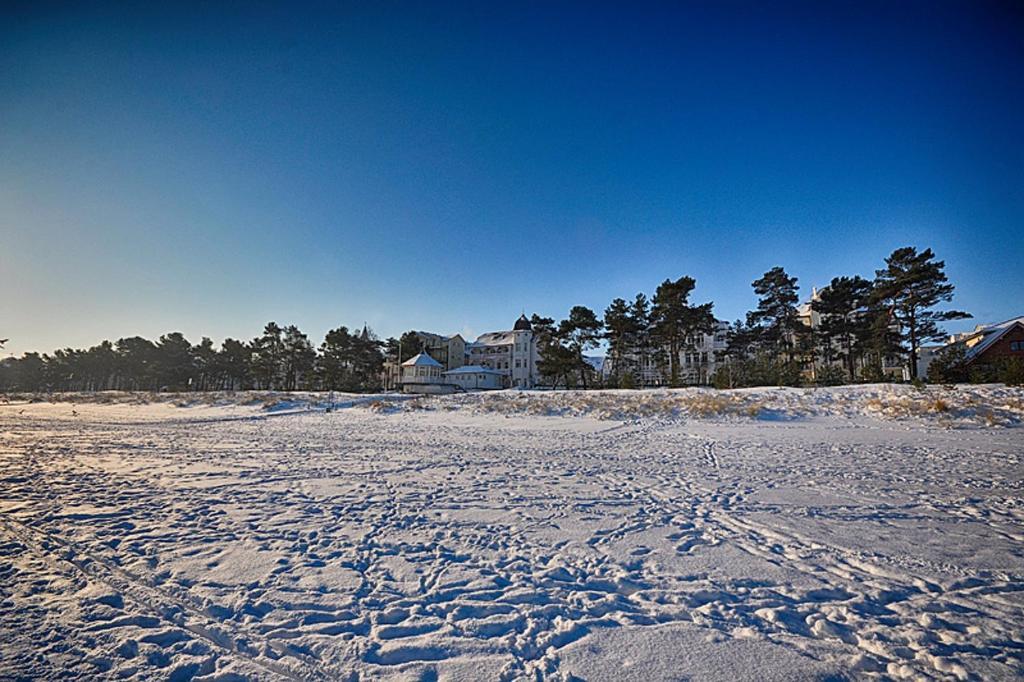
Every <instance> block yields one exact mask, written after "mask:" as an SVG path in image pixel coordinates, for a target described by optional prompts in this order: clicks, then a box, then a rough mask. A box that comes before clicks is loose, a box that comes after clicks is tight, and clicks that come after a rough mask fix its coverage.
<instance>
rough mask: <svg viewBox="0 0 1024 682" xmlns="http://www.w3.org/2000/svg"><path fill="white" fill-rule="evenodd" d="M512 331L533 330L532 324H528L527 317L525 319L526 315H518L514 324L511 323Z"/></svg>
mask: <svg viewBox="0 0 1024 682" xmlns="http://www.w3.org/2000/svg"><path fill="white" fill-rule="evenodd" d="M512 331H516V332H532V331H533V325H531V324H530V321H529V320H528V319H526V315H525V314H523V315H520V316H519V319H518V320H516V323H515V325H513V327H512Z"/></svg>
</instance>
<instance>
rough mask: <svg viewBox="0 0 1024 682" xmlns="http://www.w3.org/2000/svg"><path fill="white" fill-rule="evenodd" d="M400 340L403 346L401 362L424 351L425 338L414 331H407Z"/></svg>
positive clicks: (399, 361)
mask: <svg viewBox="0 0 1024 682" xmlns="http://www.w3.org/2000/svg"><path fill="white" fill-rule="evenodd" d="M398 341H399V344H400V345H401V347H402V354H401V357H400V358H399V359H398V363H399V364H401V363H403V362H405V361H406V360H408V359H409V358H411V357H413V356H415V355H418V354H420V353H422V352H423V348H424V344H423V339H421V338H420V337H419V335H418V334H417V333H416V332H414V331H407V332H405V333H404V334H402V337H401V338H400V339H399V340H398Z"/></svg>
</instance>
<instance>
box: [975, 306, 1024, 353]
mask: <svg viewBox="0 0 1024 682" xmlns="http://www.w3.org/2000/svg"><path fill="white" fill-rule="evenodd" d="M1018 325H1019V326H1021V327H1024V317H1015V318H1013V319H1012V320H1006V321H1005V322H1000V323H999V324H991V325H989V326H987V327H980V326H979V327H977V328H975V330H974V333H973V334H971V335H970V336H968V337H966V338H964V339H963V341H964V342H967V341H969V340H971V339H975V338H977V337H978V336H979V335H980V336H981V337H982V338H981V340H980V341H978V342H977V343H975V344H974V345H972V346H969V347H968V348H967V353H966V359H967V360H968V361H971V360H973V359H975V358H976V357H978V356H979V355H981V354H982V353H984V352H985V351H986V350H988V349H989V348H991V347H992V344H994V343H995V342H996V341H998V340H999V339H1001V338H1003V335H1005V334H1006V332H1008V331H1010V330H1011V329H1013V328H1015V327H1017V326H1018Z"/></svg>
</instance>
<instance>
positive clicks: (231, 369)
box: [217, 338, 253, 390]
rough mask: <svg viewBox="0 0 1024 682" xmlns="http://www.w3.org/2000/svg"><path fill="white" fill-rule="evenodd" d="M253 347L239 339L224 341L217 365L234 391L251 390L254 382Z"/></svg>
mask: <svg viewBox="0 0 1024 682" xmlns="http://www.w3.org/2000/svg"><path fill="white" fill-rule="evenodd" d="M252 356H253V352H252V347H251V346H249V345H248V344H246V343H245V342H244V341H239V340H237V339H230V338H229V339H224V343H222V344H221V346H220V353H218V354H217V365H218V368H219V369H220V371H221V373H222V375H223V377H224V380H225V382H226V383H227V385H228V386H229V387H230V388H231V389H232V390H234V389H239V390H244V389H246V388H249V386H250V385H251V383H250V382H251V381H252V373H253V367H252Z"/></svg>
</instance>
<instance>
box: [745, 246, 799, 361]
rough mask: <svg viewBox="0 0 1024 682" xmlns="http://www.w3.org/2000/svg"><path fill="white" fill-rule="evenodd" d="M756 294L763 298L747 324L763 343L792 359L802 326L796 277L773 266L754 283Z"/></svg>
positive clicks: (750, 314)
mask: <svg viewBox="0 0 1024 682" xmlns="http://www.w3.org/2000/svg"><path fill="white" fill-rule="evenodd" d="M752 286H753V287H754V293H755V294H757V295H758V296H759V297H760V298H758V301H757V309H756V310H754V311H751V312H750V313H749V314H748V315H747V324H748V325H750V326H756V327H758V328H759V329H760V332H761V333H760V337H761V338H760V340H761V342H762V344H763V345H764V346H766V347H767V348H770V349H772V350H773V351H774V352H776V353H779V352H783V351H785V352H788V353H789V354H790V359H791V358H792V352H793V350H794V348H795V345H796V344H795V335H796V334H799V333H800V332H801V331H803V330H802V329H801V327H802V326H803V325H801V324H800V320H799V318H798V316H797V309H796V306H797V303H798V302H799V301H800V298H799V294H798V289H797V278H796V277H791V276H789V275H788V274H786V271H785V270H784V269H782V268H781V267H778V266H776V267H774V268H772V269H771V270H769V271H768V272H766V273H764V275H763V276H762V277H761V278H760V279H757V280H755V281H754V283H753V284H752Z"/></svg>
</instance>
